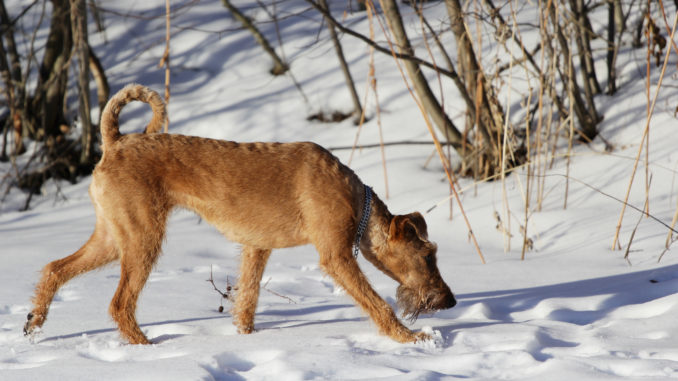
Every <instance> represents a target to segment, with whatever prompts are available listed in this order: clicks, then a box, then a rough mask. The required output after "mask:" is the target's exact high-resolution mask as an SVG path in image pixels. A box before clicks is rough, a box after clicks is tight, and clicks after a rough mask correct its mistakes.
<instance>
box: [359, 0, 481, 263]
mask: <svg viewBox="0 0 678 381" xmlns="http://www.w3.org/2000/svg"><path fill="white" fill-rule="evenodd" d="M368 3H371V0H368V1H365V4H368ZM370 6H373V4H370ZM377 21H378V22H379V26H380V27H381V29H382V31H383V33H384V36H386V37H387V38H386V42H387V43H388V46H389V48H390V50H391V54H392V56H393V59H394V61H395V63H396V65H397V67H398V71H399V72H400V75H401V77H402V78H403V82H404V83H405V86H406V87H407V90H408V91H409V93H410V96H412V99H413V100H414V102H415V103H416V105H417V107H418V108H419V111H420V112H421V115H422V116H423V118H424V122H425V124H426V128H427V129H428V131H429V134H430V135H431V138H432V139H433V142H434V144H435V147H436V152H438V157H439V159H440V161H441V163H442V166H443V170H444V171H445V175H446V176H447V180H448V182H449V184H450V187H451V188H452V191H453V193H454V197H455V199H456V201H457V204H458V205H459V209H460V212H461V214H462V216H463V217H464V222H465V223H466V226H467V228H468V232H469V237H470V238H471V241H472V242H473V245H474V246H475V248H476V252H477V253H478V256H479V257H480V261H481V262H482V263H483V264H485V263H486V262H485V257H484V256H483V253H482V251H481V250H480V246H479V245H478V241H477V240H476V236H475V234H474V233H473V229H472V228H471V223H470V222H469V220H468V217H467V216H466V212H464V207H463V205H462V203H461V198H460V197H459V193H458V192H457V189H456V187H455V186H454V183H455V182H454V180H453V175H452V171H451V169H450V168H449V167H448V165H447V162H446V160H445V153H444V152H443V148H442V144H441V143H440V140H438V137H437V136H436V133H435V131H434V129H433V124H432V122H431V120H430V118H429V115H428V113H427V112H426V110H425V109H424V106H423V104H422V103H421V101H420V100H419V98H418V97H417V96H416V94H415V93H414V91H413V90H412V87H411V86H410V84H409V82H408V80H407V76H406V75H405V72H404V71H403V68H402V66H401V64H400V61H399V60H398V57H397V54H396V48H395V46H394V45H393V42H392V41H391V39H390V38H388V35H389V34H388V33H387V32H386V28H384V25H383V23H382V22H381V20H379V18H378V17H377ZM389 27H390V26H389Z"/></svg>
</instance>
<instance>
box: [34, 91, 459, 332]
mask: <svg viewBox="0 0 678 381" xmlns="http://www.w3.org/2000/svg"><path fill="white" fill-rule="evenodd" d="M131 101H142V102H145V103H148V104H149V105H150V107H151V109H152V111H153V117H152V119H151V121H150V123H149V124H148V126H147V127H146V129H145V131H144V133H135V134H126V135H122V134H121V133H120V131H119V122H118V115H119V113H120V111H121V110H122V108H123V107H124V106H125V105H126V104H127V103H129V102H131ZM166 119H167V114H166V109H165V104H164V102H163V101H162V99H161V98H160V96H159V95H158V94H157V93H156V92H155V91H152V90H150V89H148V88H147V87H144V86H141V85H138V84H131V85H128V86H126V87H124V88H123V89H122V90H120V91H119V92H118V93H117V94H116V95H114V96H113V97H112V98H111V100H110V101H109V102H108V103H107V105H106V107H105V109H104V111H103V113H102V118H101V138H102V145H101V149H102V157H101V160H100V161H99V163H98V164H97V165H96V167H95V169H94V172H93V174H92V183H91V185H90V187H89V194H90V197H91V199H92V203H93V204H94V209H95V213H96V224H95V227H94V232H93V233H92V236H91V237H90V238H89V240H88V241H87V242H86V243H85V244H84V245H83V246H82V247H81V248H80V249H79V250H78V251H76V252H75V253H73V254H72V255H70V256H67V257H65V258H62V259H59V260H56V261H54V262H51V263H49V264H47V266H45V267H44V269H43V270H42V277H41V279H40V281H39V282H38V284H37V285H36V290H35V296H34V298H33V300H32V301H33V309H32V310H31V312H30V313H29V314H28V317H27V320H28V321H27V322H26V324H25V326H24V333H25V334H26V335H30V334H32V333H35V332H36V331H37V330H38V329H39V328H40V327H42V325H43V324H44V322H45V319H46V318H47V313H48V310H49V305H50V303H51V301H52V299H53V297H54V295H55V293H56V292H57V291H58V290H59V288H60V287H61V286H62V285H63V284H64V283H66V282H67V281H68V280H70V279H72V278H73V277H75V276H77V275H80V274H83V273H85V272H88V271H91V270H94V269H96V268H99V267H101V266H103V265H106V264H108V263H111V262H113V261H116V260H119V261H120V282H119V284H118V288H117V290H116V292H115V295H114V296H113V300H112V301H111V304H110V308H109V312H110V314H111V316H112V317H113V320H114V321H115V322H116V323H117V325H118V329H119V331H120V333H121V335H122V336H123V337H124V339H126V340H127V341H129V343H131V344H149V343H150V341H149V340H148V338H147V337H146V336H145V335H144V333H143V332H142V331H141V329H140V328H139V325H138V323H137V320H136V317H135V309H136V304H137V299H138V297H139V294H140V292H141V290H142V288H143V287H144V284H145V283H146V280H147V279H148V276H149V273H150V272H151V269H152V267H153V266H154V264H155V263H156V260H157V259H158V256H159V254H160V251H161V245H162V241H163V238H164V234H165V228H166V225H167V219H168V216H169V214H170V212H171V211H172V210H173V209H174V208H177V207H182V208H186V209H190V210H193V211H195V212H196V213H197V214H199V215H200V216H201V217H202V218H203V219H204V220H206V221H208V222H209V223H210V224H212V225H213V226H215V227H216V228H217V229H218V230H219V231H220V232H221V233H222V234H223V235H224V236H226V237H227V238H228V239H230V240H232V241H235V242H238V243H240V244H242V257H241V266H240V277H239V280H238V285H237V289H238V294H237V296H236V301H235V303H234V307H233V311H232V315H233V322H234V324H235V325H236V327H237V329H238V332H239V333H243V334H249V333H252V332H253V331H254V313H255V309H256V306H257V299H258V296H259V286H260V282H261V278H262V275H263V272H264V268H265V266H266V262H267V260H268V258H269V255H270V254H271V250H272V249H275V248H284V247H292V246H298V245H304V244H308V243H311V244H313V245H314V246H315V248H316V249H317V251H318V253H319V255H320V267H321V269H322V270H323V271H324V272H325V273H327V274H328V275H330V276H331V277H332V278H333V279H334V281H335V282H336V283H337V284H338V285H339V286H341V287H342V288H343V289H344V290H345V291H346V292H347V293H348V294H349V295H350V296H351V297H352V298H353V299H354V300H355V302H356V303H357V304H358V305H359V306H360V307H361V308H362V309H363V310H364V311H365V312H366V313H367V314H368V315H369V316H370V318H371V319H372V320H373V321H374V323H375V324H376V325H377V327H378V329H379V331H380V332H381V333H382V334H384V335H387V336H388V337H390V338H392V339H393V340H395V341H398V342H401V343H407V342H416V341H419V340H427V339H430V336H429V335H427V334H425V333H423V332H418V333H414V332H412V331H411V330H410V329H408V328H407V327H405V326H404V325H403V324H402V323H401V322H400V321H399V320H398V317H397V316H396V314H395V312H394V310H393V309H392V308H391V306H390V305H389V304H388V303H387V302H386V301H384V300H383V299H382V298H381V297H380V296H379V295H378V294H377V292H375V291H374V289H373V288H372V287H371V286H370V283H369V282H368V280H367V278H366V276H365V274H364V273H363V272H362V271H361V270H360V267H359V266H358V261H357V254H358V251H361V252H362V254H363V256H364V257H365V258H366V259H367V260H368V261H369V262H371V263H372V264H373V265H374V266H376V267H377V268H378V269H379V270H381V271H382V272H384V273H385V274H386V275H388V276H389V277H391V278H393V279H394V280H396V281H397V282H398V283H399V286H398V289H397V293H396V299H397V304H398V306H399V307H400V308H402V310H403V317H406V318H410V319H411V320H415V319H416V318H417V316H418V315H419V314H420V313H430V312H433V311H436V310H440V309H447V308H451V307H453V306H454V305H455V304H456V300H455V297H454V294H453V293H452V291H450V288H449V287H448V285H447V284H446V283H445V282H444V281H443V279H442V278H441V276H440V272H439V270H438V268H437V265H436V251H437V246H436V244H435V243H433V242H431V241H429V239H428V234H427V227H426V222H425V220H424V218H423V217H422V215H421V214H419V213H416V212H415V213H411V214H407V215H392V214H391V213H390V212H389V211H388V208H387V207H386V205H384V203H383V202H382V201H381V200H380V199H379V198H378V197H377V196H376V195H374V194H373V193H372V191H371V188H369V187H367V186H365V185H364V184H363V183H362V182H361V181H360V179H359V178H358V176H357V175H356V174H355V173H354V172H353V171H352V170H351V169H349V168H348V167H346V166H345V165H343V164H342V163H340V162H339V160H338V159H337V158H336V157H334V156H333V155H332V154H331V153H330V152H329V151H327V150H326V149H324V148H322V147H321V146H319V145H317V144H314V143H309V142H300V143H236V142H230V141H222V140H214V139H206V138H200V137H192V136H184V135H176V134H161V133H157V132H159V131H160V129H161V128H162V126H163V124H164V123H165V121H166ZM354 252H355V256H354Z"/></svg>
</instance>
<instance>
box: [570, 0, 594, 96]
mask: <svg viewBox="0 0 678 381" xmlns="http://www.w3.org/2000/svg"><path fill="white" fill-rule="evenodd" d="M570 7H571V9H572V13H573V14H574V17H575V20H574V22H575V25H576V27H575V35H576V36H577V50H578V51H579V62H580V66H581V68H582V69H583V70H581V73H582V82H584V90H585V91H586V92H587V97H589V96H591V97H592V96H593V95H596V94H600V84H599V83H598V76H597V75H596V68H595V65H594V63H593V52H592V51H591V37H590V35H591V33H593V30H592V27H591V21H590V20H589V16H588V9H587V8H586V5H585V4H584V0H570ZM589 94H590V95H589Z"/></svg>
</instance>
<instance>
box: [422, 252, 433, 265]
mask: <svg viewBox="0 0 678 381" xmlns="http://www.w3.org/2000/svg"><path fill="white" fill-rule="evenodd" d="M424 260H425V261H426V263H427V264H429V265H430V264H431V263H433V261H434V260H435V258H434V257H433V254H429V255H427V256H425V257H424Z"/></svg>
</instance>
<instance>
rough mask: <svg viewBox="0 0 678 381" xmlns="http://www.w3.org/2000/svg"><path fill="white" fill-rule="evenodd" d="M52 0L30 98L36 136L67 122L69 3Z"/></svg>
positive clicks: (56, 132)
mask: <svg viewBox="0 0 678 381" xmlns="http://www.w3.org/2000/svg"><path fill="white" fill-rule="evenodd" d="M51 1H52V17H51V23H50V29H49V35H48V36H47V44H46V46H45V54H44V55H43V59H42V63H41V65H40V77H39V78H38V86H37V89H36V93H35V95H34V97H33V99H32V102H31V110H32V114H33V115H34V117H35V118H36V119H37V120H39V121H40V122H39V128H38V132H37V134H36V136H34V138H35V139H44V138H45V137H46V136H57V135H60V134H61V133H62V132H61V131H60V129H59V127H60V126H61V125H62V124H67V122H66V117H65V115H64V109H63V106H64V98H65V96H66V87H67V85H68V65H69V60H70V56H71V50H72V49H73V39H72V34H71V12H70V4H69V2H68V0H51Z"/></svg>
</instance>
